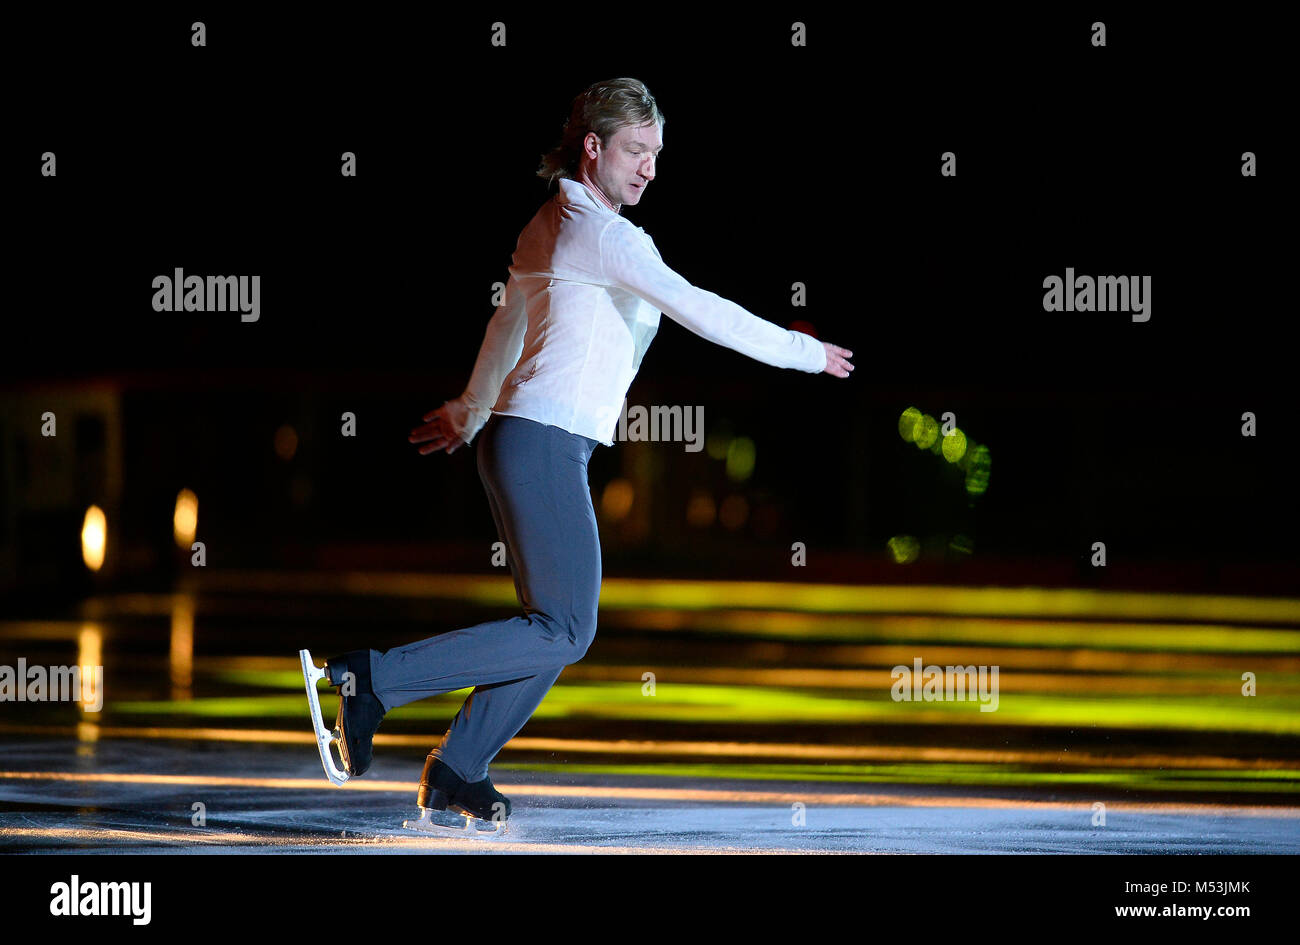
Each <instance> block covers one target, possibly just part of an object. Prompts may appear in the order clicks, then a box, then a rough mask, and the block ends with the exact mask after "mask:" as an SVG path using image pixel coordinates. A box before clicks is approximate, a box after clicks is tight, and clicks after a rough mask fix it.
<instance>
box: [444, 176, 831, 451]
mask: <svg viewBox="0 0 1300 945" xmlns="http://www.w3.org/2000/svg"><path fill="white" fill-rule="evenodd" d="M559 186H560V190H559V193H557V194H556V195H555V196H554V197H553V198H552V199H551V200H549V201H547V202H546V203H545V204H543V205H542V207H541V208H540V209H539V210H538V211H537V214H536V215H535V216H534V217H533V219H532V220H531V221H530V222H529V224H528V225H527V226H526V227H524V229H523V232H522V233H520V234H519V241H518V243H517V245H516V247H515V252H514V257H513V259H514V264H513V265H511V266H510V269H509V272H510V279H509V281H508V282H507V283H506V289H505V298H504V300H503V301H502V303H501V305H499V306H498V307H497V310H496V312H495V313H494V314H493V315H492V318H491V320H490V321H489V322H488V325H487V331H486V332H485V333H484V336H483V344H482V346H481V347H480V348H479V353H478V360H477V361H476V362H475V364H474V372H473V374H472V375H471V376H470V379H469V384H468V386H467V387H466V388H465V392H464V393H463V394H461V395H460V397H458V398H456V399H455V400H452V401H448V415H449V419H450V421H451V426H452V428H453V429H454V430H455V432H456V434H457V435H458V436H459V437H460V438H461V439H462V440H464V441H465V442H466V443H468V442H470V441H471V440H472V439H473V438H474V436H475V435H476V434H477V433H478V431H479V430H480V429H481V428H482V427H483V424H485V423H487V420H488V417H489V416H490V415H491V414H492V413H500V414H508V415H510V416H513V417H527V418H529V419H531V420H536V421H539V422H541V423H547V424H551V425H553V426H557V427H560V428H561V429H564V430H567V431H569V432H570V433H576V434H579V435H580V436H585V437H589V438H591V439H593V440H598V441H600V442H601V443H603V444H605V445H606V446H613V445H614V441H613V435H614V432H615V430H616V429H617V427H618V420H619V415H620V413H621V412H622V409H623V402H624V398H625V397H626V396H627V391H628V388H629V387H630V386H631V385H632V379H633V378H634V377H636V372H637V370H638V369H639V368H640V366H641V359H642V357H644V355H645V352H646V349H647V348H648V347H649V346H650V342H651V340H652V339H653V338H654V336H655V333H656V332H657V331H658V330H659V315H660V313H661V312H662V313H664V314H666V315H668V317H669V318H671V319H673V320H674V321H677V322H680V323H681V324H682V325H685V326H686V327H687V328H689V329H690V330H691V331H693V332H695V333H696V334H697V335H699V336H700V337H701V338H706V339H708V340H709V341H712V342H714V343H716V344H720V345H724V346H725V347H728V348H732V349H733V350H735V351H739V352H740V353H741V354H744V355H748V356H749V357H751V358H754V359H755V360H757V361H762V362H763V363H765V364H771V365H773V366H774V367H782V368H795V369H797V370H800V371H807V372H808V373H810V374H818V373H821V372H822V371H824V370H825V369H826V349H825V348H824V347H823V346H822V343H821V342H820V341H818V340H817V339H816V338H813V337H812V336H811V335H807V334H804V333H803V332H799V331H790V330H787V329H785V328H781V327H780V326H779V325H775V324H773V323H772V322H769V321H766V320H764V319H762V318H759V317H758V316H756V315H752V314H750V313H749V312H747V311H746V310H745V309H743V308H741V307H740V306H739V305H737V304H735V303H734V302H729V301H727V300H726V299H724V298H722V297H721V296H718V295H715V294H714V293H712V292H706V291H705V290H704V289H698V288H696V287H695V286H693V285H691V284H690V283H689V282H687V281H686V280H685V279H683V278H682V277H681V276H680V275H678V274H677V273H676V272H674V271H673V270H671V269H669V268H668V267H667V266H665V265H664V262H663V259H662V258H661V257H660V255H659V250H658V249H656V248H655V244H654V241H653V240H652V239H651V238H650V236H649V234H648V233H646V232H645V230H643V229H641V227H639V226H633V225H632V224H631V222H630V221H628V220H627V219H626V218H625V217H622V216H620V215H619V214H617V213H615V212H614V211H613V210H610V209H609V208H608V207H607V206H605V204H603V203H602V202H601V201H600V199H599V198H598V197H596V195H595V194H594V193H593V192H592V191H591V190H590V189H588V187H587V185H585V184H583V183H581V182H579V181H575V180H570V179H569V178H564V177H562V178H560V181H559Z"/></svg>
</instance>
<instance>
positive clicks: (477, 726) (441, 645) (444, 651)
mask: <svg viewBox="0 0 1300 945" xmlns="http://www.w3.org/2000/svg"><path fill="white" fill-rule="evenodd" d="M598 445H599V442H598V441H597V440H592V439H588V438H587V437H584V436H578V435H577V434H574V433H569V432H568V431H567V430H562V429H560V428H559V427H555V426H550V425H549V424H544V423H538V422H537V421H534V420H527V419H524V418H522V417H511V416H506V415H503V414H495V413H494V414H492V416H491V417H489V418H488V421H487V423H486V424H484V425H483V429H482V430H480V431H479V435H478V437H477V440H476V443H475V447H476V452H477V459H478V472H479V478H480V479H481V480H482V482H483V488H484V490H485V491H486V492H487V498H488V505H489V506H490V507H491V509H492V518H493V519H494V520H495V522H496V529H497V535H498V537H499V538H500V539H501V541H502V542H504V543H505V547H506V559H507V562H508V563H509V565H510V573H511V574H512V575H514V579H515V593H516V594H517V596H518V598H519V604H520V606H521V607H522V608H523V611H524V612H523V614H522V615H521V616H517V617H509V618H507V619H505V620H490V621H488V622H486V623H480V624H477V625H475V626H473V627H466V628H464V629H463V630H453V631H451V632H450V633H443V634H439V635H438V636H435V637H430V638H429V639H427V640H421V641H419V642H417V643H410V644H407V645H406V646H399V647H396V648H395V649H391V650H388V651H386V652H383V653H381V652H379V651H378V650H371V651H370V674H371V686H372V687H373V689H374V691H375V695H376V696H378V698H379V701H380V702H382V703H383V704H384V708H385V709H389V710H391V709H395V708H397V707H398V706H401V705H406V704H407V703H408V702H414V701H415V700H417V699H423V698H426V697H427V696H434V695H439V694H441V693H444V692H451V691H452V690H455V689H464V688H467V687H469V686H473V687H474V691H473V692H472V693H470V695H469V698H467V699H466V700H465V703H464V705H462V706H461V707H460V710H459V711H458V712H457V713H456V716H455V718H453V719H452V721H451V727H450V728H448V729H447V732H446V734H445V735H443V737H442V741H441V742H440V743H439V744H438V746H437V747H436V748H434V750H433V753H434V754H435V755H437V756H438V757H439V758H441V759H442V762H443V764H445V765H447V766H448V767H450V768H451V769H452V770H453V771H455V772H456V774H458V775H459V776H460V777H462V778H464V779H465V780H466V781H481V780H482V779H483V778H486V777H487V774H488V765H489V764H490V763H491V761H492V759H493V758H495V757H496V755H497V752H499V751H500V750H501V748H502V747H503V746H504V745H505V744H506V742H508V741H510V739H511V738H513V737H514V736H515V734H516V733H517V732H518V731H519V730H520V729H521V728H523V727H524V723H525V722H527V721H528V719H529V718H530V717H531V716H532V714H533V712H535V711H536V710H537V707H538V706H539V705H540V704H541V702H542V699H543V698H545V696H546V693H547V692H548V691H549V690H550V688H551V686H552V685H554V683H555V681H556V679H558V678H559V676H560V673H561V671H562V670H563V669H564V667H565V666H568V665H569V664H570V663H576V662H577V661H578V660H580V659H582V657H583V656H584V655H585V654H586V652H587V647H589V646H590V645H591V641H592V640H593V639H594V638H595V636H596V609H597V605H598V603H599V600H600V580H601V567H600V535H599V533H598V531H597V527H596V513H595V510H594V509H593V508H592V504H591V487H590V486H589V485H588V483H587V462H588V460H590V459H591V454H592V452H593V451H594V450H595V448H596V446H598Z"/></svg>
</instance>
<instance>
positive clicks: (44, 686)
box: [0, 657, 104, 712]
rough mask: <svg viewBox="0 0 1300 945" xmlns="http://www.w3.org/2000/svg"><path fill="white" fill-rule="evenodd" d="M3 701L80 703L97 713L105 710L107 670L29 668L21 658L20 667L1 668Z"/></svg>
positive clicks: (89, 668)
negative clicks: (105, 675) (105, 671)
mask: <svg viewBox="0 0 1300 945" xmlns="http://www.w3.org/2000/svg"><path fill="white" fill-rule="evenodd" d="M83 669H84V670H86V672H83ZM91 670H93V672H91ZM0 702H80V703H81V704H82V706H83V707H84V708H85V710H86V711H87V712H98V711H99V710H100V709H102V708H103V707H104V667H102V666H93V667H92V666H85V667H82V666H50V667H45V666H28V665H27V660H26V659H25V658H23V657H19V659H18V666H17V667H13V666H0Z"/></svg>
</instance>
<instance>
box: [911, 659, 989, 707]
mask: <svg viewBox="0 0 1300 945" xmlns="http://www.w3.org/2000/svg"><path fill="white" fill-rule="evenodd" d="M890 675H891V676H892V677H893V680H894V684H893V686H891V687H890V696H891V698H893V700H894V701H895V702H965V701H968V700H978V701H979V703H980V711H981V712H996V711H997V710H998V667H996V666H926V667H924V668H922V666H921V657H919V656H918V657H917V658H916V659H914V660H912V666H911V668H908V667H906V666H903V665H899V666H895V667H894V669H893V671H892V673H891V674H890Z"/></svg>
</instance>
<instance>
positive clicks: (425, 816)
mask: <svg viewBox="0 0 1300 945" xmlns="http://www.w3.org/2000/svg"><path fill="white" fill-rule="evenodd" d="M416 803H417V804H418V805H419V807H420V819H419V820H406V821H403V822H402V826H403V827H406V828H407V829H408V830H420V831H423V832H425V833H440V834H454V835H460V836H465V835H478V836H487V835H500V834H502V833H504V831H505V827H506V818H507V817H509V816H510V801H509V800H508V799H507V798H506V797H505V795H503V794H501V793H499V792H498V791H497V790H496V789H495V788H494V787H492V782H491V780H490V779H488V778H484V779H483V780H482V781H475V782H473V783H472V784H467V783H465V781H464V779H463V778H461V776H460V775H458V774H457V773H456V772H455V771H453V770H452V769H451V768H449V767H448V766H447V765H445V764H443V763H442V760H441V759H440V758H438V757H437V756H436V755H433V754H430V755H429V757H427V758H426V759H425V760H424V773H423V774H421V775H420V790H419V792H418V793H417V794H416Z"/></svg>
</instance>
